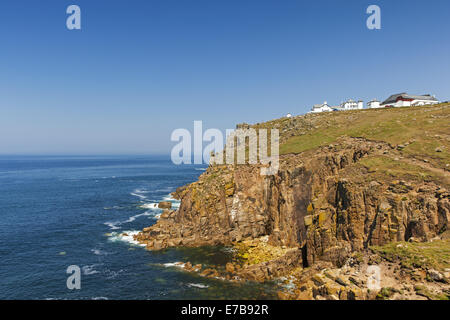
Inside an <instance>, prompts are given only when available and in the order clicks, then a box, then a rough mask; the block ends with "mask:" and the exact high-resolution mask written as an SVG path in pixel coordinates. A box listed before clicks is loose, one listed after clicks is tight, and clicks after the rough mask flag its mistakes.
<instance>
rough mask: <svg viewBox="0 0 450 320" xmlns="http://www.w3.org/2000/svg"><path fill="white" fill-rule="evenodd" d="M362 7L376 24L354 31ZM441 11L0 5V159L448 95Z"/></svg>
mask: <svg viewBox="0 0 450 320" xmlns="http://www.w3.org/2000/svg"><path fill="white" fill-rule="evenodd" d="M71 4H75V5H78V6H79V7H80V8H81V30H68V29H67V27H66V19H67V17H68V16H69V15H68V14H67V13H66V9H67V7H68V6H69V5H71ZM372 4H376V5H378V6H379V7H380V8H381V30H369V29H368V28H367V27H366V20H367V18H368V17H369V15H368V14H367V13H366V9H367V7H368V6H369V5H372ZM449 13H450V1H448V0H428V1H425V0H421V1H419V0H395V1H377V0H370V1H365V0H329V1H325V0H315V1H305V0H283V1H280V0H270V1H269V0H189V1H186V0H142V1H140V0H127V1H125V0H116V1H112V0H109V1H106V0H105V1H102V0H71V1H65V0H46V1H33V0H29V1H22V0H2V1H1V2H0V154H55V155H56V154H58V155H65V154H80V155H81V154H89V155H94V154H156V153H157V154H168V153H169V152H170V150H171V148H172V147H173V146H174V145H175V144H176V143H175V142H172V141H171V140H170V136H171V133H172V131H173V130H175V129H177V128H186V129H188V130H189V131H191V132H192V131H193V121H194V120H201V121H203V128H204V130H206V129H208V128H218V129H220V130H225V129H228V128H230V129H231V128H234V127H235V126H236V124H238V123H242V122H247V123H257V122H262V121H267V120H270V119H274V118H279V117H282V116H284V115H286V114H287V113H292V114H293V115H298V114H304V113H306V112H308V111H309V110H310V108H311V106H312V105H313V104H316V103H322V102H323V101H325V100H326V101H328V103H329V104H332V105H338V104H339V103H340V102H341V101H343V100H346V99H348V98H353V99H355V100H357V99H362V100H364V101H365V102H367V101H369V100H371V99H373V98H377V99H378V100H384V99H386V98H387V97H388V96H389V95H390V94H394V93H399V92H408V93H411V94H425V93H430V94H434V95H436V96H437V98H438V99H440V100H450V76H449V75H450V59H449V57H450V19H449V18H448V17H449Z"/></svg>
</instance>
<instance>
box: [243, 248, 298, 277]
mask: <svg viewBox="0 0 450 320" xmlns="http://www.w3.org/2000/svg"><path fill="white" fill-rule="evenodd" d="M299 265H302V252H301V250H300V249H290V250H289V251H287V253H286V254H285V255H284V256H282V257H280V258H277V259H273V260H270V261H265V262H261V263H258V264H254V265H249V266H245V267H243V268H242V269H240V270H239V271H237V272H236V275H237V276H238V277H239V278H242V279H248V280H253V281H258V282H264V281H266V280H271V279H274V278H276V277H280V276H283V275H285V274H287V273H289V271H291V270H293V269H294V268H296V267H298V266H299Z"/></svg>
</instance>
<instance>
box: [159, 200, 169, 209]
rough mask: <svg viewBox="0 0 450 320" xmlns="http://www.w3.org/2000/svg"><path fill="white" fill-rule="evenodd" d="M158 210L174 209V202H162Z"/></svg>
mask: <svg viewBox="0 0 450 320" xmlns="http://www.w3.org/2000/svg"><path fill="white" fill-rule="evenodd" d="M158 208H160V209H170V208H172V202H170V201H161V202H160V203H158Z"/></svg>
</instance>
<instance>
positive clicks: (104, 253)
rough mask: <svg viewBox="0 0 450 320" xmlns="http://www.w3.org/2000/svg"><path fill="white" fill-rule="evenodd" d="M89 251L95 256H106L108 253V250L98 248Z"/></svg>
mask: <svg viewBox="0 0 450 320" xmlns="http://www.w3.org/2000/svg"><path fill="white" fill-rule="evenodd" d="M91 252H92V253H93V254H95V255H96V256H106V255H107V254H108V252H106V251H102V250H100V249H91Z"/></svg>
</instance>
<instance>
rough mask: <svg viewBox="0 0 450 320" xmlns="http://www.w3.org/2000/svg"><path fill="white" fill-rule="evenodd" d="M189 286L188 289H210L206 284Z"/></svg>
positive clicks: (189, 284)
mask: <svg viewBox="0 0 450 320" xmlns="http://www.w3.org/2000/svg"><path fill="white" fill-rule="evenodd" d="M187 285H188V287H194V288H200V289H206V288H209V286H208V285H206V284H201V283H188V284H187Z"/></svg>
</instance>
